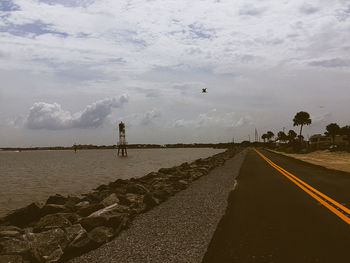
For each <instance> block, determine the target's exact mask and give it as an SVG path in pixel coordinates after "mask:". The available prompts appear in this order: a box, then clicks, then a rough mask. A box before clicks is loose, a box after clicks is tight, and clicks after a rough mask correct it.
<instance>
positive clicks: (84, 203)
mask: <svg viewBox="0 0 350 263" xmlns="http://www.w3.org/2000/svg"><path fill="white" fill-rule="evenodd" d="M89 205H90V202H89V201H82V202H79V203H77V204H75V207H76V208H77V209H79V208H83V207H87V206H89Z"/></svg>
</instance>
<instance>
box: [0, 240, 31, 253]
mask: <svg viewBox="0 0 350 263" xmlns="http://www.w3.org/2000/svg"><path fill="white" fill-rule="evenodd" d="M29 249H30V245H29V242H28V241H26V240H23V239H19V238H14V237H4V238H1V239H0V254H14V255H23V254H26V253H28V252H29Z"/></svg>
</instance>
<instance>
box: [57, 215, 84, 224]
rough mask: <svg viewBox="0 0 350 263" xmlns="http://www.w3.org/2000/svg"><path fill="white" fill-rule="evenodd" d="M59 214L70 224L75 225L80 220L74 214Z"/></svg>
mask: <svg viewBox="0 0 350 263" xmlns="http://www.w3.org/2000/svg"><path fill="white" fill-rule="evenodd" d="M59 214H60V215H61V216H63V217H64V218H65V219H67V220H69V222H71V223H72V224H76V223H77V222H78V221H79V219H80V216H78V215H77V214H74V213H59Z"/></svg>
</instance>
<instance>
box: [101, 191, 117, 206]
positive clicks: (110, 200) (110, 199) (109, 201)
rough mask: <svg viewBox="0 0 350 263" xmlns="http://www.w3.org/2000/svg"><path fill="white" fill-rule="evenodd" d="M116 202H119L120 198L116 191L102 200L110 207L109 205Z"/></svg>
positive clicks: (103, 203)
mask: <svg viewBox="0 0 350 263" xmlns="http://www.w3.org/2000/svg"><path fill="white" fill-rule="evenodd" d="M116 203H119V198H118V196H117V195H116V194H115V193H113V194H110V195H109V196H107V197H106V198H105V199H103V200H102V202H101V204H102V205H103V206H104V207H108V206H110V205H113V204H116Z"/></svg>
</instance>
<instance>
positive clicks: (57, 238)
mask: <svg viewBox="0 0 350 263" xmlns="http://www.w3.org/2000/svg"><path fill="white" fill-rule="evenodd" d="M29 238H30V239H32V242H31V247H32V248H31V252H32V255H33V257H34V258H35V259H36V260H37V261H39V262H57V261H58V260H59V259H60V258H61V257H62V255H63V250H64V249H65V248H66V246H67V245H68V242H69V240H68V239H67V236H66V234H65V232H64V231H63V230H62V229H60V228H56V229H51V230H49V231H45V232H41V233H38V234H33V235H32V236H31V237H29Z"/></svg>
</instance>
